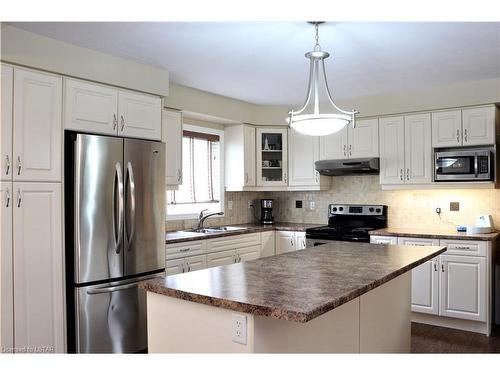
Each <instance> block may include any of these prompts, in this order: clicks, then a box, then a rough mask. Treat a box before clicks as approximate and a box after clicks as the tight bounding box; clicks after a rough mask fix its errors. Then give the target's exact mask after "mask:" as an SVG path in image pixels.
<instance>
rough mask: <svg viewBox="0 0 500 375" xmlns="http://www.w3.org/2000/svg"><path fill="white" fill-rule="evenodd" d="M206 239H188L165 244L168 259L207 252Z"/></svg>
mask: <svg viewBox="0 0 500 375" xmlns="http://www.w3.org/2000/svg"><path fill="white" fill-rule="evenodd" d="M205 244H206V241H188V242H181V243H175V244H167V245H166V246H165V249H166V253H167V259H176V258H183V257H187V256H192V255H202V254H204V253H205V248H206V246H205Z"/></svg>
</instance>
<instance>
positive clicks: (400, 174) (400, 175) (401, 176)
mask: <svg viewBox="0 0 500 375" xmlns="http://www.w3.org/2000/svg"><path fill="white" fill-rule="evenodd" d="M399 179H400V180H401V181H403V169H400V170H399Z"/></svg>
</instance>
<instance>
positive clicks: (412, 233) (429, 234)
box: [369, 228, 500, 241]
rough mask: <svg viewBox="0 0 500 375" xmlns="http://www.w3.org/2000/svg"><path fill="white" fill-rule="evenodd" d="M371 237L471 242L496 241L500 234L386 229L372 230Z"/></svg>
mask: <svg viewBox="0 0 500 375" xmlns="http://www.w3.org/2000/svg"><path fill="white" fill-rule="evenodd" d="M369 234H370V235H371V236H394V237H415V238H439V239H447V240H471V241H495V240H496V239H497V238H498V237H499V236H500V233H499V232H494V233H487V234H480V233H474V234H472V233H467V232H457V231H454V230H451V231H443V230H422V229H402V228H384V229H377V230H372V231H370V232H369Z"/></svg>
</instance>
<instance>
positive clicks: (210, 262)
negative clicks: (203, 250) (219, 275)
mask: <svg viewBox="0 0 500 375" xmlns="http://www.w3.org/2000/svg"><path fill="white" fill-rule="evenodd" d="M233 263H236V253H235V251H234V250H226V251H219V252H217V253H210V254H207V267H217V266H225V265H227V264H233Z"/></svg>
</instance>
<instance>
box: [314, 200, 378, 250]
mask: <svg viewBox="0 0 500 375" xmlns="http://www.w3.org/2000/svg"><path fill="white" fill-rule="evenodd" d="M385 227H387V206H382V205H361V204H358V205H353V204H330V205H329V206H328V225H327V226H323V227H316V228H310V229H307V230H306V246H307V247H313V246H318V245H323V244H325V243H328V242H333V241H349V242H370V235H369V234H368V232H370V231H371V230H374V229H381V228H385Z"/></svg>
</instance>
